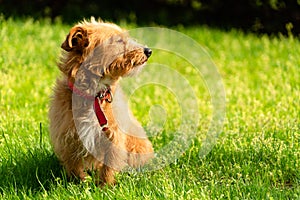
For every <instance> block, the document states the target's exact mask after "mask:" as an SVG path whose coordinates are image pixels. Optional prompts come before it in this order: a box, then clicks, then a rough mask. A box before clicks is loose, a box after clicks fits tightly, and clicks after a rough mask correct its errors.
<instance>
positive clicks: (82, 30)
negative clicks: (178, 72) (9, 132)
mask: <svg viewBox="0 0 300 200" xmlns="http://www.w3.org/2000/svg"><path fill="white" fill-rule="evenodd" d="M61 47H62V49H64V50H65V51H64V52H63V56H62V58H61V61H60V63H59V65H58V67H59V69H60V71H61V72H62V76H61V77H60V78H59V79H57V81H56V86H55V88H54V95H53V98H52V101H51V106H50V111H49V119H50V136H51V140H52V144H53V148H54V151H55V153H56V155H57V156H58V158H59V160H60V161H61V163H62V164H63V166H64V167H65V169H66V171H67V173H68V175H70V176H77V177H79V178H80V179H81V180H85V177H86V176H87V175H88V172H94V173H93V174H95V175H96V182H97V183H98V184H101V185H103V184H106V183H107V184H112V183H114V182H115V179H114V175H115V173H116V172H118V171H120V170H122V169H124V167H135V168H138V167H140V166H142V165H144V164H145V163H146V162H147V161H148V160H149V159H150V158H152V157H153V148H152V144H151V142H150V141H149V140H148V138H147V136H146V134H145V131H144V130H143V128H142V127H141V125H140V124H139V123H138V122H137V120H135V118H134V117H133V115H132V114H131V112H130V111H129V108H128V105H127V103H126V100H125V99H124V96H123V95H122V91H121V89H120V88H119V86H118V81H119V79H120V78H121V77H122V76H126V75H129V74H134V73H135V72H137V71H139V70H140V69H141V68H142V67H143V66H144V65H145V63H146V61H147V60H148V58H149V57H150V55H151V53H152V52H151V49H149V48H146V47H143V46H142V45H140V44H137V43H135V42H134V41H133V40H131V39H130V38H129V36H128V34H127V33H126V31H124V30H122V29H121V28H120V27H118V26H117V25H115V24H111V23H104V22H101V21H95V20H94V19H93V18H92V19H91V21H83V22H82V23H79V24H77V25H76V26H74V27H73V28H71V30H70V33H69V34H68V35H67V38H66V40H65V41H64V42H63V44H62V45H61Z"/></svg>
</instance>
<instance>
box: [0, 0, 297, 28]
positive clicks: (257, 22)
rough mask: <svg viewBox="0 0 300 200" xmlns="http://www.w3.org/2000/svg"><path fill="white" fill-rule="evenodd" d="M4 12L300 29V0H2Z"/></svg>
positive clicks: (69, 18) (73, 19)
mask: <svg viewBox="0 0 300 200" xmlns="http://www.w3.org/2000/svg"><path fill="white" fill-rule="evenodd" d="M0 13H3V14H4V15H5V16H11V15H14V16H33V17H36V18H39V17H50V18H51V19H52V20H55V19H62V20H63V21H64V22H69V23H73V22H76V21H78V20H79V19H82V18H83V17H89V16H91V15H93V16H96V17H101V18H103V19H106V20H113V21H115V22H116V21H119V20H126V21H128V22H133V23H137V24H139V25H145V24H151V23H155V24H161V25H167V26H174V25H178V24H181V25H195V24H208V25H210V26H218V27H222V28H231V27H237V28H242V29H244V30H247V31H255V32H267V33H277V32H282V33H284V34H286V33H289V32H291V31H292V32H293V33H296V34H299V33H300V26H299V24H300V0H226V1H223V0H153V1H139V0H128V1H119V0H103V1H101V2H100V1H97V0H90V1H88V2H87V1H85V0H64V1H60V0H0Z"/></svg>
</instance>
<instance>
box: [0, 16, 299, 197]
mask: <svg viewBox="0 0 300 200" xmlns="http://www.w3.org/2000/svg"><path fill="white" fill-rule="evenodd" d="M124 26H125V27H134V26H132V25H130V26H129V25H126V24H124ZM70 27H71V26H70V25H64V24H62V23H60V22H55V23H54V24H51V23H50V22H49V21H47V20H42V21H39V22H36V21H33V20H30V19H26V20H12V19H9V20H4V19H3V18H1V17H0V36H1V42H0V55H1V56H0V77H1V79H0V101H1V104H0V112H1V115H0V155H1V156H0V198H1V199H299V198H300V159H299V158H300V125H299V124H300V117H299V116H300V100H299V99H300V98H299V97H300V59H299V55H300V41H299V39H298V38H295V37H293V36H290V37H283V36H280V35H278V36H276V37H273V36H266V35H261V36H257V35H254V34H245V33H242V32H240V31H238V30H231V31H227V32H225V31H221V30H217V29H212V28H208V27H205V26H199V27H185V28H183V27H177V28H176V30H177V31H180V32H181V33H183V34H186V35H187V36H189V37H190V38H192V39H193V40H195V41H197V42H198V43H199V45H201V46H202V47H203V48H204V49H205V52H207V54H209V56H210V58H211V60H212V62H213V63H214V64H215V65H216V69H217V70H218V72H219V75H220V76H221V78H222V87H224V91H225V93H226V101H225V103H226V117H225V119H224V123H223V127H222V129H221V130H220V131H219V132H218V133H217V134H218V139H217V141H216V144H215V145H214V146H212V149H211V151H209V152H207V154H206V155H205V156H204V157H201V156H200V155H199V153H200V152H201V149H202V147H203V141H204V138H205V137H208V136H206V133H207V132H208V130H209V128H210V123H211V121H212V119H213V111H214V107H213V103H212V96H213V95H212V92H213V91H211V90H209V86H208V85H207V84H206V82H205V76H203V77H201V76H199V72H198V71H197V70H196V69H195V67H194V66H192V65H191V63H189V62H188V61H187V60H186V59H184V58H182V57H180V56H178V55H176V54H174V53H171V52H168V51H164V50H162V49H156V50H155V49H153V55H152V56H151V59H150V60H149V67H148V68H147V67H146V68H145V69H144V70H143V72H142V73H141V76H142V77H148V79H147V80H145V79H143V78H139V77H136V78H135V77H133V78H128V80H127V78H126V79H124V87H125V91H127V94H131V93H130V89H126V88H127V86H129V88H130V86H132V84H134V80H137V81H138V82H139V84H141V87H138V88H136V90H135V91H134V92H133V93H134V95H133V94H131V95H130V97H129V102H130V106H131V108H132V110H133V113H134V115H135V116H136V117H137V118H138V120H139V121H140V122H141V123H142V125H143V126H144V127H145V128H146V130H147V132H148V134H149V135H151V136H152V137H151V138H150V139H151V141H152V142H153V145H154V147H155V149H156V151H160V152H163V150H164V147H165V146H166V145H168V144H169V143H170V142H172V141H174V140H176V138H177V136H178V134H179V136H181V135H180V133H179V132H178V129H179V127H178V126H179V125H178V124H180V123H181V122H182V121H181V120H182V118H181V117H182V113H184V109H185V107H186V106H187V105H182V102H180V101H179V100H178V98H179V97H180V94H178V92H177V91H178V90H179V91H185V90H187V89H186V88H189V89H192V94H191V96H189V95H187V99H189V98H195V97H196V99H193V100H194V101H193V103H195V102H196V103H195V108H196V110H195V112H196V113H197V114H198V118H197V120H196V123H195V119H193V117H192V115H188V117H187V120H186V121H187V122H186V123H187V124H185V126H187V129H186V130H190V129H189V127H193V128H192V130H196V132H195V134H193V137H191V138H189V139H190V141H189V142H190V143H189V145H188V146H185V148H184V150H185V151H184V152H181V153H180V155H179V156H175V157H172V154H173V153H174V154H176V153H178V152H176V150H174V151H172V148H171V149H169V151H166V153H165V154H167V155H166V156H167V157H168V156H169V157H170V158H172V159H171V162H170V163H169V164H168V165H165V166H164V167H162V168H160V169H157V170H151V171H146V172H144V173H138V172H131V173H128V172H123V173H120V174H119V175H118V176H117V182H118V183H117V184H116V185H115V186H109V187H105V188H102V189H99V188H97V187H96V186H95V185H94V184H93V181H92V180H91V179H87V180H86V181H85V182H76V181H68V180H67V178H66V174H65V172H64V170H63V168H62V167H61V166H60V164H59V162H58V160H57V159H56V156H55V155H54V153H53V151H52V148H51V144H50V141H49V136H48V135H49V131H48V126H49V122H48V118H47V113H48V109H49V98H50V95H51V93H52V87H53V85H54V82H55V79H56V77H57V76H58V75H59V71H58V68H57V67H56V63H57V62H58V60H59V55H60V51H61V50H60V44H61V43H62V42H63V40H64V39H65V36H66V34H67V33H68V31H69V28H70ZM178 48H180V42H178ZM192 53H194V52H192V51H191V54H192ZM196 53H197V52H196ZM159 65H161V66H168V67H161V69H162V72H161V74H162V76H159V77H160V78H157V75H158V74H160V73H159V68H158V67H157V66H159ZM151 66H153V67H152V68H151ZM172 70H173V71H172ZM169 72H171V73H169ZM145 74H146V75H145ZM177 75H178V77H179V78H180V77H184V80H186V81H180V79H178V77H177ZM155 77H156V78H155ZM152 78H153V80H156V81H154V82H153V84H144V85H143V81H148V82H149V81H150V80H152ZM160 81H161V82H160ZM149 83H150V82H149ZM172 83H175V84H172ZM186 83H188V87H187V85H186ZM165 84H170V85H167V86H166V85H165ZM172 87H176V88H172ZM179 93H180V92H179ZM182 94H184V92H183V93H182ZM189 109H190V108H189ZM151 116H154V117H152V119H151ZM160 117H161V118H160ZM153 118H154V119H153ZM155 120H157V121H155ZM195 126H196V127H195ZM178 138H180V137H178ZM176 142H177V143H176V144H175V143H174V144H173V143H172V144H173V146H180V140H179V141H178V140H176ZM183 146H184V145H183ZM163 153H164V152H163ZM176 155H177V154H176Z"/></svg>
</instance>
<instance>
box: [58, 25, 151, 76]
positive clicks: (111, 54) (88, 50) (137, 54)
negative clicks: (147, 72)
mask: <svg viewBox="0 0 300 200" xmlns="http://www.w3.org/2000/svg"><path fill="white" fill-rule="evenodd" d="M61 47H62V48H63V49H64V50H65V51H66V55H65V57H64V58H62V62H61V63H60V64H59V68H60V70H61V71H62V72H63V73H64V74H66V75H67V76H69V78H75V75H76V73H77V71H78V69H79V68H80V67H82V66H83V67H85V68H86V69H88V70H89V71H90V72H91V73H93V74H95V75H98V76H100V77H109V78H111V79H118V78H119V77H121V76H125V75H129V74H133V73H134V72H136V71H139V70H140V69H141V68H142V66H143V65H144V64H145V63H146V61H147V60H148V58H149V57H150V56H151V53H152V51H151V49H149V48H147V47H145V46H142V45H140V44H138V43H136V42H135V41H134V40H132V39H131V38H130V37H129V35H128V33H127V32H126V31H125V30H123V29H121V28H120V27H119V26H117V25H115V24H111V23H104V22H101V21H95V20H94V19H92V20H91V21H90V22H87V21H84V22H82V23H79V24H78V25H76V26H74V27H73V28H71V30H70V33H69V34H68V35H67V37H66V40H65V41H64V42H63V43H62V45H61Z"/></svg>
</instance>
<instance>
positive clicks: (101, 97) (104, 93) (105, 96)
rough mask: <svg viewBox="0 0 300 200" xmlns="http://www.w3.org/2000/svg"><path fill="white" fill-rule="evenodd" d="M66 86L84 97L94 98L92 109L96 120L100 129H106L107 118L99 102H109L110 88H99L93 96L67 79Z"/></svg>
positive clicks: (110, 99)
mask: <svg viewBox="0 0 300 200" xmlns="http://www.w3.org/2000/svg"><path fill="white" fill-rule="evenodd" d="M68 86H69V88H70V90H71V91H72V92H73V93H75V94H77V95H79V96H81V97H84V98H86V99H89V100H94V110H95V114H96V116H97V119H98V122H99V124H100V126H101V127H102V130H103V131H106V130H107V129H108V127H107V119H106V117H105V115H104V113H103V111H102V109H101V106H100V104H102V103H103V102H104V101H106V102H108V103H111V102H112V100H113V98H112V94H111V90H110V88H109V87H107V88H106V89H104V90H101V91H99V92H98V93H97V95H96V96H95V97H93V96H91V95H89V94H86V93H84V92H82V91H81V90H79V89H78V88H76V87H75V86H74V83H73V82H71V81H68Z"/></svg>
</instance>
